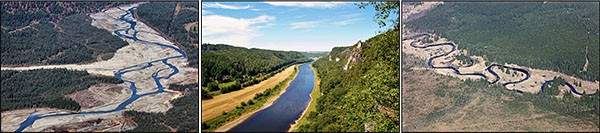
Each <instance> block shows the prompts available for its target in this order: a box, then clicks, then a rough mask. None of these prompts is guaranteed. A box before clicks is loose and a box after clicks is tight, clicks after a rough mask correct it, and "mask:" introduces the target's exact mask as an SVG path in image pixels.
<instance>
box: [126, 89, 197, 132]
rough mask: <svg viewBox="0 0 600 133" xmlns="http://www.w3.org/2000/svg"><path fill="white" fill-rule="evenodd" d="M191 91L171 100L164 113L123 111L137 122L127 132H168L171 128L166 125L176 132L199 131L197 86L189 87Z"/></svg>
mask: <svg viewBox="0 0 600 133" xmlns="http://www.w3.org/2000/svg"><path fill="white" fill-rule="evenodd" d="M184 88H185V87H184ZM172 89H175V88H172ZM179 89H181V88H179ZM176 90H177V89H176ZM188 90H189V89H188ZM191 91H192V93H189V94H186V95H184V96H183V97H180V98H177V99H175V100H173V101H171V103H172V104H173V108H171V109H169V110H168V111H167V112H166V113H146V112H137V111H125V113H124V114H123V115H124V116H126V117H133V120H134V121H135V122H136V123H137V127H136V128H134V129H132V130H129V132H170V131H171V130H170V129H169V128H168V127H167V126H169V127H171V128H174V129H177V132H199V131H200V129H199V128H198V126H199V125H198V121H199V120H198V118H199V116H198V112H200V110H198V109H199V108H200V107H199V106H200V105H199V102H200V101H199V99H198V88H195V89H191Z"/></svg>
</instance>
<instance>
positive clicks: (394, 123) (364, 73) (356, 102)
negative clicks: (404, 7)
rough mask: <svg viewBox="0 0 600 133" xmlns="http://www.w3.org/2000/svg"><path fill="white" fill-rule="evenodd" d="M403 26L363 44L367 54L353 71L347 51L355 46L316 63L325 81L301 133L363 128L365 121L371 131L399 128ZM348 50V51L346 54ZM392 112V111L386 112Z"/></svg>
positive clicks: (356, 130)
mask: <svg viewBox="0 0 600 133" xmlns="http://www.w3.org/2000/svg"><path fill="white" fill-rule="evenodd" d="M398 36H399V31H398V29H392V30H389V31H386V32H384V33H382V34H379V35H377V36H375V37H373V38H370V39H368V40H367V41H366V42H365V43H364V44H365V45H363V46H362V47H361V50H360V51H362V52H361V53H358V54H361V55H362V57H361V59H360V60H358V61H357V62H360V63H356V64H351V65H352V66H353V67H352V68H351V69H348V70H344V69H342V68H343V67H344V65H345V64H346V60H347V58H346V57H347V56H346V55H347V54H351V52H350V51H355V50H353V49H355V48H356V45H355V46H351V47H335V48H333V49H332V51H331V52H330V53H329V55H328V56H331V58H332V59H335V58H340V61H339V62H336V61H329V58H321V59H319V60H317V61H315V63H314V64H313V66H314V67H315V68H316V70H317V73H318V75H319V78H320V79H321V83H320V89H321V92H320V93H323V95H322V96H321V97H319V98H318V99H316V100H317V104H316V112H314V113H310V114H309V115H310V116H309V117H308V121H310V122H309V123H308V124H304V125H299V126H298V130H297V131H301V132H358V131H360V132H363V131H365V128H364V126H365V124H367V125H371V126H373V128H372V129H371V130H370V131H371V132H398V131H399V125H400V118H399V116H398V115H397V114H399V111H400V103H399V101H400V99H399V97H398V96H399V95H400V86H399V80H398V78H399V76H398V73H399V69H400V66H399V65H400V64H399V63H398V62H400V58H399V57H400V49H399V47H398V46H399V45H400V44H399V41H398ZM345 50H348V51H346V52H342V51H345ZM387 113H389V115H388V114H387Z"/></svg>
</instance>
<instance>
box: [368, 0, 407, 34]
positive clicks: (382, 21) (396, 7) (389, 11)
mask: <svg viewBox="0 0 600 133" xmlns="http://www.w3.org/2000/svg"><path fill="white" fill-rule="evenodd" d="M369 5H372V6H373V7H374V8H375V12H376V13H375V17H374V18H373V21H375V22H377V24H378V25H379V27H380V28H381V27H385V26H387V23H386V21H388V22H391V23H392V24H393V26H394V27H399V26H400V19H399V17H390V15H393V14H396V15H399V12H400V2H399V1H387V2H362V3H359V4H357V6H358V7H359V8H362V9H364V8H366V7H367V6H369Z"/></svg>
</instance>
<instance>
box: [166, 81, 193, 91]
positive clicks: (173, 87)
mask: <svg viewBox="0 0 600 133" xmlns="http://www.w3.org/2000/svg"><path fill="white" fill-rule="evenodd" d="M194 88H198V83H193V84H184V85H182V84H169V89H170V90H174V91H180V92H185V91H192V90H193V89H194Z"/></svg>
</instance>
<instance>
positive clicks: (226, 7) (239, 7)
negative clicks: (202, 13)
mask: <svg viewBox="0 0 600 133" xmlns="http://www.w3.org/2000/svg"><path fill="white" fill-rule="evenodd" d="M202 7H203V8H223V9H231V10H241V9H250V5H246V6H234V5H225V4H219V3H213V4H202Z"/></svg>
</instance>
